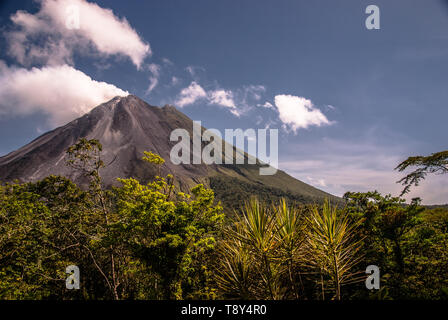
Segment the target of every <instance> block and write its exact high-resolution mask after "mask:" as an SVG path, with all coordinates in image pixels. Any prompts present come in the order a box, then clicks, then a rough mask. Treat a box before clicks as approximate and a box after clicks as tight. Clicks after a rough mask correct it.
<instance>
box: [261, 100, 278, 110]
mask: <svg viewBox="0 0 448 320" xmlns="http://www.w3.org/2000/svg"><path fill="white" fill-rule="evenodd" d="M257 107H263V108H266V109H275V108H274V106H273V105H272V103H270V102H269V101H266V102H265V103H263V104H257Z"/></svg>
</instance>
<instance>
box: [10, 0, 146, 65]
mask: <svg viewBox="0 0 448 320" xmlns="http://www.w3.org/2000/svg"><path fill="white" fill-rule="evenodd" d="M40 4H41V7H40V10H39V11H38V12H37V13H36V14H30V13H28V12H26V11H22V10H19V11H17V12H16V13H15V14H14V15H12V16H11V20H12V22H13V23H14V29H13V30H11V31H8V32H7V33H6V38H7V40H8V45H9V47H8V52H9V54H10V55H11V56H13V57H14V58H15V59H17V61H18V62H19V63H21V64H22V65H25V66H29V65H31V64H33V63H41V64H51V65H57V64H64V63H66V64H73V61H72V58H73V53H74V51H75V50H78V51H79V52H83V53H86V52H92V53H96V54H100V55H103V56H109V55H119V56H126V57H128V58H129V59H130V60H131V61H132V62H133V63H134V64H135V65H136V66H137V68H140V67H141V65H142V62H143V60H144V59H145V57H146V56H148V55H150V54H151V48H150V46H149V44H148V43H146V42H144V41H143V40H142V39H141V38H140V36H139V35H138V34H137V32H136V31H135V30H134V29H133V28H132V27H131V26H130V25H129V23H128V21H127V20H126V19H125V18H121V19H120V18H119V17H117V16H116V15H115V14H114V13H113V11H112V10H110V9H104V8H101V7H99V6H98V5H97V4H95V3H90V2H87V1H85V0H42V1H40ZM73 7H75V8H77V10H78V12H79V28H68V27H67V25H66V24H67V21H69V19H70V17H71V15H72V14H73V13H72V12H70V10H69V11H68V9H69V8H73Z"/></svg>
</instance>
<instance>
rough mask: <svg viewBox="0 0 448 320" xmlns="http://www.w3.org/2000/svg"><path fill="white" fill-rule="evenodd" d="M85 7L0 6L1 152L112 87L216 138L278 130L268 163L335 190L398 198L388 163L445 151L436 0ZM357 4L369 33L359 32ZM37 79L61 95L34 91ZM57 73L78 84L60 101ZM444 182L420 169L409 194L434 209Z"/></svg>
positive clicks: (447, 55)
mask: <svg viewBox="0 0 448 320" xmlns="http://www.w3.org/2000/svg"><path fill="white" fill-rule="evenodd" d="M95 3H96V4H97V5H93V1H90V5H86V6H85V10H87V11H84V6H83V5H85V4H86V2H85V1H81V0H68V1H60V0H45V1H38V2H32V1H16V0H15V1H3V2H2V4H0V23H1V30H2V37H1V39H0V61H1V62H0V83H1V84H2V85H3V88H4V89H3V90H2V88H0V135H1V136H2V140H1V142H0V155H4V154H6V153H8V152H10V151H13V150H15V149H17V148H19V147H20V146H22V145H23V144H25V143H27V142H29V141H31V140H32V139H34V138H36V137H37V136H38V135H40V134H41V133H43V132H45V131H47V130H49V129H52V128H54V127H55V126H58V125H62V124H64V123H65V122H67V121H69V120H71V119H73V118H75V117H76V116H77V115H79V114H82V113H83V112H87V111H88V110H89V109H90V108H91V107H93V106H94V105H90V104H92V103H93V102H97V101H99V100H101V97H103V96H104V97H106V96H107V97H108V96H110V95H113V94H114V93H117V92H118V93H120V92H129V93H132V94H135V95H137V96H139V97H141V98H143V99H144V100H146V101H147V102H148V103H150V104H152V105H159V106H161V105H164V104H174V105H176V106H177V107H178V108H179V109H180V110H181V111H182V112H184V113H186V114H187V115H188V116H189V117H190V118H192V119H194V120H200V121H202V124H203V125H204V126H206V127H208V128H216V129H219V130H221V131H222V132H224V129H225V128H243V129H244V128H265V127H269V128H278V129H279V130H280V134H279V142H280V143H279V162H280V168H281V169H283V170H285V171H286V172H288V173H289V174H291V175H293V176H294V177H296V178H298V179H300V180H302V181H304V182H307V183H310V184H312V185H314V186H316V187H318V188H321V189H323V190H325V191H328V192H331V193H333V194H336V195H342V194H343V193H344V192H345V191H367V190H374V189H377V190H379V191H380V192H383V193H392V194H394V195H397V194H398V193H399V192H400V190H401V187H400V185H398V184H396V183H395V181H397V180H398V179H399V177H400V174H398V173H397V172H394V170H393V168H394V167H395V166H396V165H397V164H398V163H399V162H400V161H402V160H404V159H405V158H407V157H408V156H410V155H419V154H421V155H426V154H430V153H432V152H437V151H441V150H445V149H446V125H445V122H446V118H447V116H448V111H447V108H446V101H448V90H447V85H448V83H447V82H448V81H447V78H446V75H447V74H448V33H447V30H448V4H447V2H446V1H440V0H428V1H423V0H419V1H416V0H403V1H398V0H397V1H359V0H356V1H355V0H353V1H319V0H313V1H300V0H275V1H274V0H240V1H224V0H213V1H210V0H195V1H185V0H176V1H174V0H164V1H162V0H160V1H159V0H157V1H155V0H151V1H138V0H134V1H97V2H95ZM70 4H75V5H76V4H79V5H81V9H82V10H81V11H80V23H81V31H80V32H79V34H76V35H73V34H72V33H71V32H72V31H73V30H66V28H64V27H61V24H60V21H59V20H58V19H59V18H61V17H60V16H58V15H60V14H61V12H62V13H65V11H64V10H62V11H58V10H59V9H60V8H65V6H67V5H70ZM370 4H375V5H377V6H378V7H379V8H380V26H381V29H380V30H367V29H366V27H365V19H366V17H367V14H365V12H364V11H365V8H366V7H367V6H368V5H370ZM45 6H46V7H45ZM44 7H45V8H46V9H43V8H44ZM105 9H111V10H112V11H106V10H105ZM18 10H23V11H20V14H17V11H18ZM96 15H97V16H96ZM12 17H15V18H13V19H11V18H12ZM98 17H99V18H98ZM61 19H62V20H63V18H61ZM123 19H126V21H127V22H123V21H124V20H123ZM62 20H61V21H62ZM111 21H112V22H113V23H112V22H111ZM109 22H111V23H112V24H110V25H109V24H108V23H109ZM37 23H39V24H38V25H37ZM102 23H103V24H104V25H101V24H102ZM36 25H37V26H36ZM106 25H107V26H108V27H105V26H106ZM33 28H34V29H33ZM39 28H40V29H39ZM84 28H85V29H84ZM98 30H100V31H101V30H102V32H103V33H104V34H98ZM75 32H76V31H75ZM108 34H109V36H108ZM110 34H113V36H112V38H110ZM24 37H26V40H23V39H24ZM111 39H112V44H111V45H109V44H110V40H111ZM50 44H51V45H55V46H54V47H51V46H49V45H50ZM23 48H25V49H26V50H28V51H26V50H25V51H23V50H22V49H23ZM30 48H31V49H30ZM43 48H47V49H48V48H50V49H49V50H43ZM33 50H34V51H33ZM24 52H25V53H24ZM33 68H35V69H33ZM33 70H34V71H33ZM11 79H12V80H11ZM45 79H47V80H48V79H53V80H52V83H51V86H50V87H51V89H52V90H53V92H57V93H58V94H57V98H58V99H60V100H55V99H56V98H54V97H53V98H54V99H53V100H51V99H50V100H49V99H48V98H46V93H47V90H46V89H45V88H41V89H35V91H36V92H33V90H34V88H39V87H38V86H37V85H36V86H35V85H34V82H33V81H38V80H39V81H38V82H39V84H40V85H42V86H43V85H44V84H46V83H45V81H46V80H45ZM54 79H58V80H54ZM89 79H90V80H89ZM67 81H73V83H74V84H75V85H74V87H75V88H77V86H76V84H77V83H82V88H83V89H82V90H76V89H73V90H74V91H79V92H78V93H76V92H74V93H71V94H69V95H68V97H65V96H64V94H66V92H68V91H69V90H68V89H67V88H73V86H71V87H70V86H69V84H67V83H66V82H67ZM94 81H95V82H94ZM101 82H103V83H101ZM55 83H56V84H55ZM78 87H79V88H81V85H79V86H78ZM30 88H31V89H30ZM73 90H72V91H73ZM86 95H89V98H88V99H87V98H85V96H86ZM83 96H84V97H83ZM276 97H277V98H276ZM281 97H283V98H284V99H283V100H282V99H280V98H281ZM285 97H286V98H285ZM288 97H289V98H288ZM288 99H289V100H288ZM36 100H38V102H36ZM282 101H283V102H282ZM276 102H277V103H276ZM89 103H90V104H89ZM282 103H283V104H282ZM78 105H82V107H79V106H78ZM304 105H307V106H308V107H309V108H308V109H306V107H305V109H304V107H303V106H304ZM291 106H292V107H295V106H297V109H295V110H299V109H300V107H301V108H302V109H303V110H308V111H310V112H311V113H306V112H305V114H304V113H303V112H302V113H300V112H298V111H297V112H295V111H294V110H293V113H291V112H288V110H290V109H288V108H291ZM310 108H311V109H310ZM294 112H295V113H294ZM300 117H305V118H304V119H308V120H307V121H305V120H303V119H302V118H300ZM319 119H320V120H319ZM302 120H303V121H302ZM446 181H447V179H446V177H443V176H438V177H428V179H427V181H425V182H424V183H423V184H422V185H421V186H420V187H418V188H416V189H414V191H413V192H412V193H411V194H410V195H409V198H410V197H413V196H420V197H422V198H423V201H424V203H447V202H448V199H447V197H446V194H447V192H448V185H447V182H446Z"/></svg>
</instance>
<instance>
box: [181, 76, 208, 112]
mask: <svg viewBox="0 0 448 320" xmlns="http://www.w3.org/2000/svg"><path fill="white" fill-rule="evenodd" d="M205 97H207V93H206V92H205V90H204V88H202V87H201V86H200V85H199V84H197V83H196V82H195V81H193V82H192V83H191V84H190V85H189V86H188V87H186V88H183V89H182V90H181V91H180V94H179V98H178V99H177V100H176V102H175V103H174V104H175V105H177V106H179V107H181V108H182V107H184V106H186V105H189V104H193V103H195V102H196V101H197V100H199V99H201V98H205Z"/></svg>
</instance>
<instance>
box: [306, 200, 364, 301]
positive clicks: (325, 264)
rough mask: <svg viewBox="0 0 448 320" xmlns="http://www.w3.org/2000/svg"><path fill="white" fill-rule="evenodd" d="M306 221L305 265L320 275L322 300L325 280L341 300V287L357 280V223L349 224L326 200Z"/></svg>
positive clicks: (335, 295)
mask: <svg viewBox="0 0 448 320" xmlns="http://www.w3.org/2000/svg"><path fill="white" fill-rule="evenodd" d="M306 220H307V222H308V224H307V227H308V232H307V233H308V234H307V242H306V245H307V251H308V263H309V264H310V265H311V266H312V267H314V268H316V269H317V270H319V272H320V274H321V285H322V296H323V298H324V290H325V289H324V280H323V279H324V277H326V278H329V279H330V285H332V287H333V289H334V291H335V294H334V297H333V298H334V299H336V300H340V299H341V286H342V285H343V284H347V283H350V282H352V281H356V280H358V279H357V278H356V276H357V275H358V273H356V272H353V267H354V266H355V265H356V264H357V263H358V262H359V261H360V258H361V255H360V254H359V251H360V249H361V246H362V242H361V240H360V239H355V230H356V229H357V228H358V226H359V224H360V222H357V223H350V221H349V218H348V216H347V215H345V214H339V213H338V210H337V208H336V207H334V208H332V207H331V205H330V203H329V202H328V201H326V202H325V203H324V205H323V207H322V209H321V210H319V208H318V207H314V208H313V209H312V210H311V213H310V215H309V216H307V217H306Z"/></svg>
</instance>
